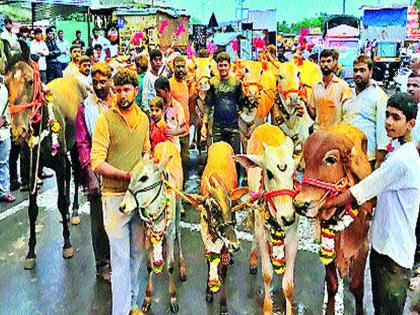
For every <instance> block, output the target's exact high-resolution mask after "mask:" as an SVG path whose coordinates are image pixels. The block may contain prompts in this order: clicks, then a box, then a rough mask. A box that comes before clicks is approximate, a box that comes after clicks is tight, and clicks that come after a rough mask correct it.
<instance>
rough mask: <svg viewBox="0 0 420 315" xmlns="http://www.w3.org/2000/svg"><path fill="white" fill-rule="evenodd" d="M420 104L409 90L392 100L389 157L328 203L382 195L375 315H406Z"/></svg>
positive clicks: (418, 196) (418, 184) (373, 263)
mask: <svg viewBox="0 0 420 315" xmlns="http://www.w3.org/2000/svg"><path fill="white" fill-rule="evenodd" d="M417 111H418V109H417V104H416V103H415V101H414V99H413V98H412V97H411V96H410V95H409V94H407V93H397V94H394V95H393V96H391V97H390V98H389V100H388V102H387V108H386V120H385V129H386V132H387V135H388V137H390V138H392V142H391V144H390V146H389V150H388V151H389V153H388V155H387V157H386V160H385V161H384V162H383V163H382V164H381V166H380V167H379V168H378V169H377V170H375V171H374V172H373V173H372V174H371V175H369V176H368V177H366V178H365V179H363V180H362V181H360V182H359V183H358V184H356V185H355V186H353V187H351V188H350V189H349V190H347V191H345V192H344V193H342V194H340V195H338V196H337V197H336V198H334V199H332V200H330V201H327V202H326V203H325V205H324V206H323V207H324V208H335V207H342V206H344V205H345V204H348V203H351V202H354V201H356V202H357V203H358V204H359V205H361V204H363V203H364V202H366V201H368V200H370V199H372V198H374V197H376V196H377V205H376V210H375V212H374V215H373V218H372V230H371V240H372V249H371V254H370V271H371V276H372V295H373V304H374V307H375V314H393V315H398V314H403V312H404V304H405V300H406V297H407V289H408V286H409V276H410V269H411V268H412V267H413V264H414V253H415V250H416V235H415V228H416V222H417V216H418V213H419V203H420V176H419V174H420V157H419V154H418V152H417V150H416V146H415V144H414V143H412V142H411V141H410V138H411V130H412V129H413V127H414V125H415V124H416V116H417Z"/></svg>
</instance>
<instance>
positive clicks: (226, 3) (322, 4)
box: [168, 0, 414, 24]
mask: <svg viewBox="0 0 420 315" xmlns="http://www.w3.org/2000/svg"><path fill="white" fill-rule="evenodd" d="M410 1H411V2H413V3H414V0H370V1H369V0H346V1H345V2H346V13H347V14H352V15H355V16H361V15H362V13H361V11H360V10H359V8H360V7H361V6H362V5H364V4H369V5H378V4H381V5H389V4H407V3H410ZM168 2H169V3H171V4H173V5H174V6H176V7H178V8H184V9H186V10H187V11H188V13H189V14H190V15H192V16H195V17H197V18H198V19H200V20H202V21H203V19H204V23H205V24H207V23H208V20H209V19H210V16H211V13H212V12H215V14H216V19H217V20H218V21H229V20H233V19H235V8H236V3H237V0H169V1H168ZM243 6H244V8H250V9H268V8H276V9H277V20H278V21H283V20H286V21H287V22H288V23H291V22H299V21H301V20H302V19H304V18H305V17H314V16H316V14H317V13H319V12H326V13H330V14H341V13H343V0H245V1H244V4H243ZM238 16H239V12H238Z"/></svg>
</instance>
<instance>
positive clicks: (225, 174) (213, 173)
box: [177, 142, 247, 315]
mask: <svg viewBox="0 0 420 315" xmlns="http://www.w3.org/2000/svg"><path fill="white" fill-rule="evenodd" d="M232 157H233V149H232V147H231V146H230V145H229V144H227V143H226V142H216V143H214V144H212V145H211V146H210V148H209V150H208V161H207V164H206V167H205V169H204V173H203V176H202V179H201V189H200V194H188V195H187V194H183V193H182V192H180V191H179V190H178V191H177V192H178V193H179V194H180V195H181V196H182V197H183V198H184V199H185V200H186V201H188V202H189V203H191V204H192V205H193V206H194V207H196V208H197V209H198V210H199V211H200V213H201V237H202V240H203V243H204V250H205V255H206V257H207V265H208V278H207V280H208V281H207V286H206V301H207V302H208V303H210V302H211V301H212V300H213V293H215V292H218V291H219V289H220V291H221V293H220V314H222V315H226V314H228V308H227V302H226V292H225V285H224V283H225V281H226V274H227V266H228V265H229V263H230V260H231V254H232V252H234V251H237V250H239V241H238V238H237V236H236V231H235V217H234V215H233V212H234V211H235V209H240V208H242V207H241V206H240V205H239V206H236V207H235V208H232V202H233V201H236V200H238V199H240V198H241V197H242V196H243V195H244V194H245V193H246V192H247V189H243V188H237V187H238V179H237V173H236V168H235V162H234V161H233V158H232ZM220 278H221V279H220Z"/></svg>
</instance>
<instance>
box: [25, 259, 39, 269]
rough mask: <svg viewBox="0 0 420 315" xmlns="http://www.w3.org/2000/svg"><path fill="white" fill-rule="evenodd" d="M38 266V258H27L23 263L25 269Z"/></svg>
mask: <svg viewBox="0 0 420 315" xmlns="http://www.w3.org/2000/svg"><path fill="white" fill-rule="evenodd" d="M35 266H36V258H35V257H34V258H25V262H24V263H23V268H24V269H25V270H32V269H34V268H35Z"/></svg>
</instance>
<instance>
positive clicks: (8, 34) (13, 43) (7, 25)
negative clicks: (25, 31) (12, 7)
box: [0, 17, 20, 51]
mask: <svg viewBox="0 0 420 315" xmlns="http://www.w3.org/2000/svg"><path fill="white" fill-rule="evenodd" d="M12 27H13V22H12V20H11V19H10V18H8V17H7V18H5V19H4V29H3V33H1V35H0V39H3V40H5V41H7V42H8V43H9V45H10V48H11V49H12V50H16V51H20V45H19V42H18V38H17V36H16V34H13V32H12Z"/></svg>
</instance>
